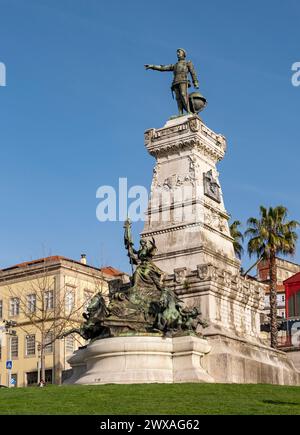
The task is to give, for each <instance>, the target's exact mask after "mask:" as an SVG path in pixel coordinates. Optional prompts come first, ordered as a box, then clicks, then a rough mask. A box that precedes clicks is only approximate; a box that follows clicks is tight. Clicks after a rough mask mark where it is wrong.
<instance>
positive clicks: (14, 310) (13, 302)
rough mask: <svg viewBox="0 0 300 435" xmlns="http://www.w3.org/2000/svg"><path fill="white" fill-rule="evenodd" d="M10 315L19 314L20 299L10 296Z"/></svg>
mask: <svg viewBox="0 0 300 435" xmlns="http://www.w3.org/2000/svg"><path fill="white" fill-rule="evenodd" d="M9 314H10V316H18V315H19V314H20V299H19V298H11V299H10V307H9Z"/></svg>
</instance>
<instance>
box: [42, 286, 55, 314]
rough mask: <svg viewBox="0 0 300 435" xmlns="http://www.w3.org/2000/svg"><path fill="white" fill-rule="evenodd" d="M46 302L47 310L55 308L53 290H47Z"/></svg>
mask: <svg viewBox="0 0 300 435" xmlns="http://www.w3.org/2000/svg"><path fill="white" fill-rule="evenodd" d="M44 304H45V310H53V308H54V295H53V290H49V291H47V292H45V295H44Z"/></svg>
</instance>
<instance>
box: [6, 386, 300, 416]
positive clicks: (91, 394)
mask: <svg viewBox="0 0 300 435" xmlns="http://www.w3.org/2000/svg"><path fill="white" fill-rule="evenodd" d="M0 414H2V415H3V414H10V415H17V414H22V415H24V414H35V415H38V414H43V415H49V414H50V415H52V414H64V415H66V414H89V415H105V414H110V415H113V414H123V415H125V414H127V415H130V414H134V415H137V414H141V415H143V414H145V415H155V414H156V415H164V414H165V415H204V414H235V415H238V414H248V415H254V414H289V415H291V414H297V415H300V387H281V386H273V385H233V384H226V385H225V384H171V385H166V384H150V385H149V384H148V385H103V386H75V385H74V386H61V387H58V386H47V387H45V388H37V387H33V388H11V389H4V388H3V389H2V388H1V389H0Z"/></svg>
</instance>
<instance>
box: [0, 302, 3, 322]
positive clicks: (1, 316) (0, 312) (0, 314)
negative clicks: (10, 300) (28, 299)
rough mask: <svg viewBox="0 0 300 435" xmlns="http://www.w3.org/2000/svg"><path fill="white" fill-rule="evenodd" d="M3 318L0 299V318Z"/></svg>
mask: <svg viewBox="0 0 300 435" xmlns="http://www.w3.org/2000/svg"><path fill="white" fill-rule="evenodd" d="M2 318H3V301H0V319H2Z"/></svg>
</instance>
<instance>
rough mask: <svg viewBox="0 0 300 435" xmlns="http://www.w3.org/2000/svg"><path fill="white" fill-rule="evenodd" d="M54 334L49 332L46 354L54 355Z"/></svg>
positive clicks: (46, 341)
mask: <svg viewBox="0 0 300 435" xmlns="http://www.w3.org/2000/svg"><path fill="white" fill-rule="evenodd" d="M53 338H54V335H53V332H48V334H46V337H45V353H53V344H54V343H53Z"/></svg>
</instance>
